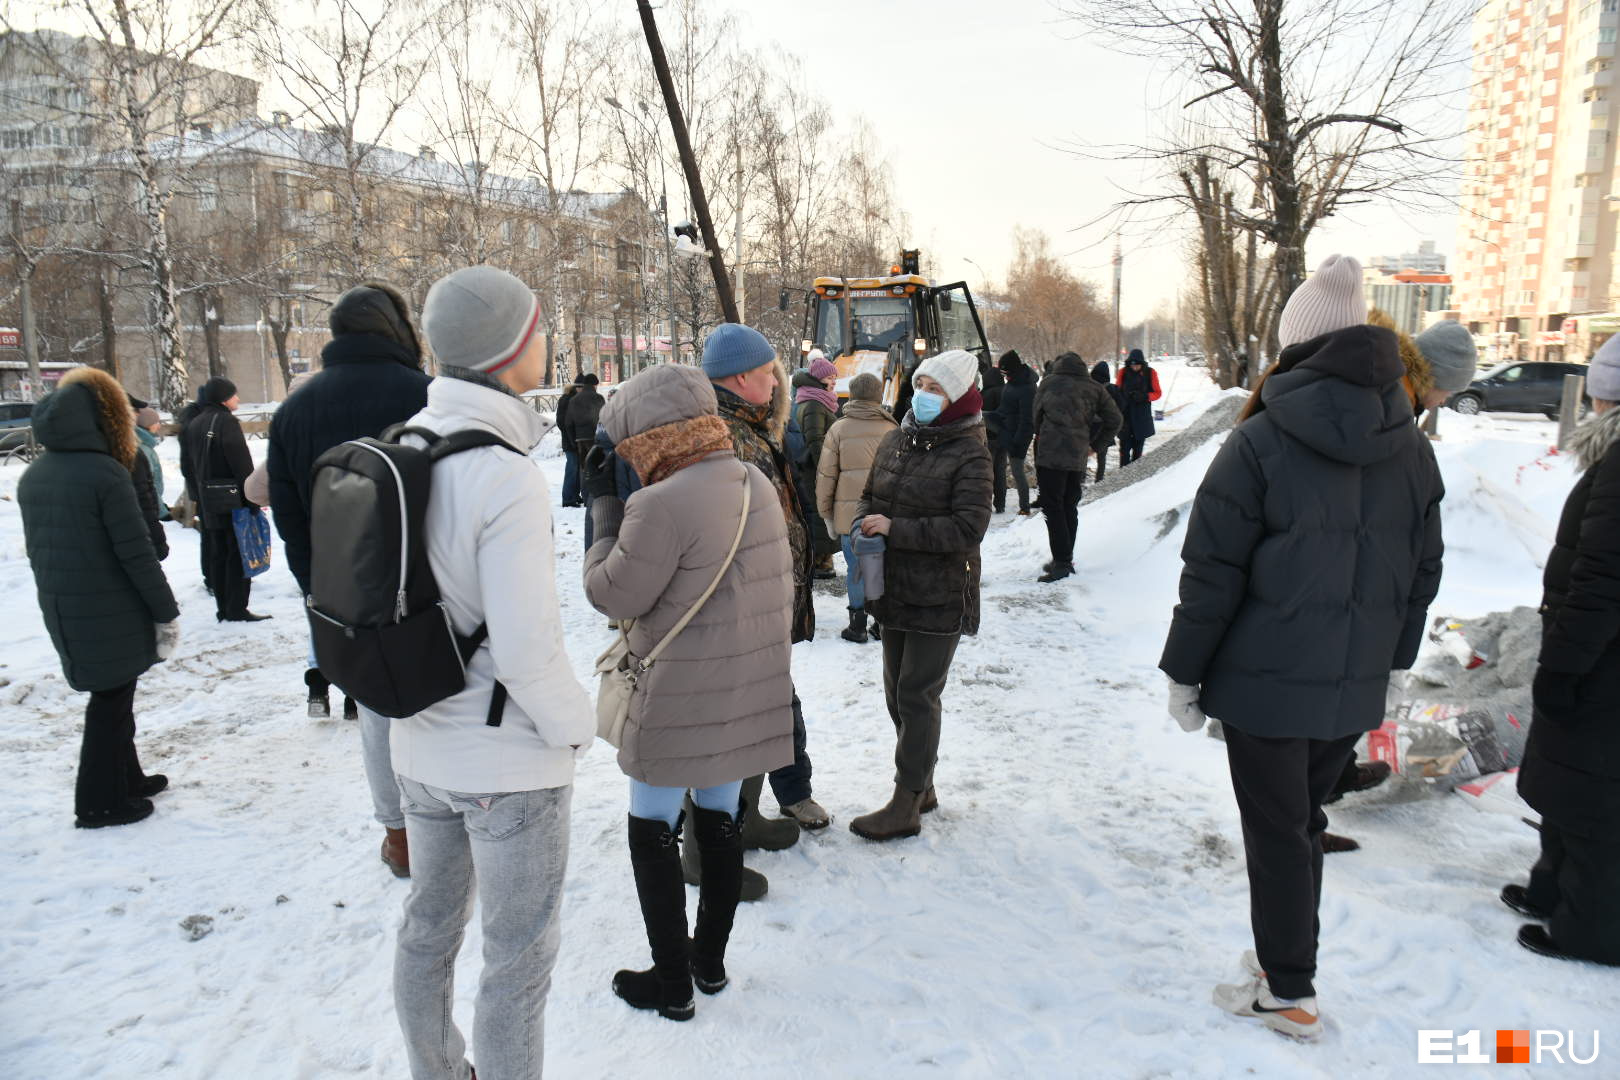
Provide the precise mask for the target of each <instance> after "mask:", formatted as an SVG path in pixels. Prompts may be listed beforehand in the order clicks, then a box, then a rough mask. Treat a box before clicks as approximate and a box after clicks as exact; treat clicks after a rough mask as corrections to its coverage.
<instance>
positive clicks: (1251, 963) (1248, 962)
mask: <svg viewBox="0 0 1620 1080" xmlns="http://www.w3.org/2000/svg"><path fill="white" fill-rule="evenodd" d="M1242 963H1243V970H1244V971H1245V972H1247V973H1248V974H1250V975H1253V976H1255V977H1256V978H1259V977H1261V976H1263V975H1265V973H1266V972H1265V969H1264V968H1262V967H1261V966H1260V954H1259V953H1257V952H1255V951H1254V950H1253V949H1244V950H1243V960H1242Z"/></svg>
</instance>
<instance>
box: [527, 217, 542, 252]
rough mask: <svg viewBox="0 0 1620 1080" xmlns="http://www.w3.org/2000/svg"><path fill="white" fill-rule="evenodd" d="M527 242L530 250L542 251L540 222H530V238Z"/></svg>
mask: <svg viewBox="0 0 1620 1080" xmlns="http://www.w3.org/2000/svg"><path fill="white" fill-rule="evenodd" d="M526 240H527V242H528V245H529V248H530V250H532V251H538V250H540V223H539V222H538V221H531V222H529V229H528V236H527V237H526Z"/></svg>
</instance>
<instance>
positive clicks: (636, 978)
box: [613, 815, 697, 1020]
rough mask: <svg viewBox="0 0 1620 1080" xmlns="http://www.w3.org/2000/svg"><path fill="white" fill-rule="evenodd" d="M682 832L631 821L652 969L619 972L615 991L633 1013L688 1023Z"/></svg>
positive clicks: (689, 980) (690, 1009)
mask: <svg viewBox="0 0 1620 1080" xmlns="http://www.w3.org/2000/svg"><path fill="white" fill-rule="evenodd" d="M680 836H681V827H680V823H679V822H676V825H675V828H673V829H671V828H670V827H669V826H668V825H667V824H666V823H664V822H662V821H651V820H648V819H647V818H638V817H635V816H634V815H631V816H630V866H631V867H632V869H634V871H635V875H636V896H637V897H638V898H639V899H640V900H641V919H642V921H643V922H644V923H646V924H647V944H648V945H649V946H650V947H651V949H652V960H653V966H652V967H651V968H649V969H647V970H646V971H628V970H626V971H620V972H618V973H617V974H615V975H614V976H613V992H614V993H615V994H617V995H619V997H621V998H623V999H624V1000H625V1002H626V1003H627V1004H629V1005H630V1006H631V1007H632V1008H637V1009H656V1010H657V1011H658V1015H659V1016H662V1017H665V1018H667V1019H670V1020H690V1019H692V1016H693V1014H694V1013H696V1011H697V1006H696V1004H695V1003H694V1002H693V1001H692V971H691V959H690V954H689V952H688V946H687V940H686V886H685V885H684V884H683V883H682V882H681V854H680V851H679V849H678V848H677V846H676V845H678V844H679V843H680Z"/></svg>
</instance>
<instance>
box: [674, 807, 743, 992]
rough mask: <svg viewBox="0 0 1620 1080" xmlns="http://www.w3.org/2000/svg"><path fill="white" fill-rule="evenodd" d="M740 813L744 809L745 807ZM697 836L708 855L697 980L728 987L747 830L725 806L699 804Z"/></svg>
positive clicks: (696, 939)
mask: <svg viewBox="0 0 1620 1080" xmlns="http://www.w3.org/2000/svg"><path fill="white" fill-rule="evenodd" d="M738 809H739V815H738V816H739V817H740V816H741V810H742V808H741V807H739V808H738ZM692 813H693V819H692V834H693V837H692V840H689V841H687V842H688V843H692V842H696V844H697V849H698V856H699V857H700V858H701V859H702V860H703V886H702V889H701V890H700V891H699V893H698V911H697V926H696V928H695V929H694V930H693V932H692V980H693V981H694V982H696V983H697V988H698V989H699V990H701V991H703V992H704V993H705V994H718V993H719V992H720V991H722V990H724V989H725V988H726V982H727V981H728V980H727V979H726V942H727V941H729V940H730V939H731V923H732V919H733V918H734V917H735V916H736V914H737V901H738V900H739V899H741V896H742V873H743V849H742V829H741V828H740V827H739V826H738V824H737V822H736V821H734V820H732V817H731V815H730V814H728V813H726V812H725V811H724V810H705V809H703V808H702V807H694V808H693V811H692Z"/></svg>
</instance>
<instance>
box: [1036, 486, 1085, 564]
mask: <svg viewBox="0 0 1620 1080" xmlns="http://www.w3.org/2000/svg"><path fill="white" fill-rule="evenodd" d="M1035 475H1036V477H1038V478H1039V480H1040V484H1041V513H1043V514H1045V515H1046V538H1047V541H1048V542H1049V543H1050V544H1051V546H1052V561H1053V562H1059V563H1072V562H1074V541H1075V537H1076V536H1078V535H1079V533H1080V496H1081V495H1082V494H1084V493H1085V484H1086V474H1085V472H1084V471H1083V470H1079V469H1042V468H1036V470H1035Z"/></svg>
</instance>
